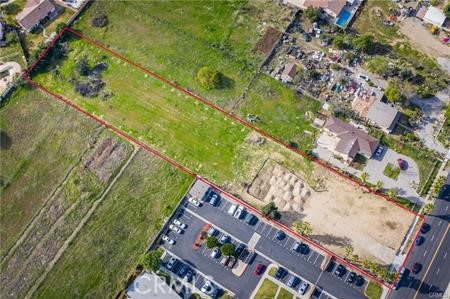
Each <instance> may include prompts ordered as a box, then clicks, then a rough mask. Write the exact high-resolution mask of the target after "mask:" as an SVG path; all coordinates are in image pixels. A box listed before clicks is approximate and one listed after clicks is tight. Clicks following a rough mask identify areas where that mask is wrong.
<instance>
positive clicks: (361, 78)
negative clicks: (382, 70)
mask: <svg viewBox="0 0 450 299" xmlns="http://www.w3.org/2000/svg"><path fill="white" fill-rule="evenodd" d="M358 79H360V80H364V81H369V77H367V76H366V75H363V74H361V73H360V74H358Z"/></svg>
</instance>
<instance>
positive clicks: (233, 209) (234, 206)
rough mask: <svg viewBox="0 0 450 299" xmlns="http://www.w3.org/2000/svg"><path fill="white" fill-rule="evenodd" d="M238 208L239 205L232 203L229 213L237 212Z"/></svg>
mask: <svg viewBox="0 0 450 299" xmlns="http://www.w3.org/2000/svg"><path fill="white" fill-rule="evenodd" d="M236 209H237V205H231V206H230V208H229V209H228V215H231V216H233V215H234V213H235V212H236Z"/></svg>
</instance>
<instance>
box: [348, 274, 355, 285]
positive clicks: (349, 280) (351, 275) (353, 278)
mask: <svg viewBox="0 0 450 299" xmlns="http://www.w3.org/2000/svg"><path fill="white" fill-rule="evenodd" d="M355 279H356V273H355V272H350V274H349V275H348V277H347V282H348V283H354V282H355Z"/></svg>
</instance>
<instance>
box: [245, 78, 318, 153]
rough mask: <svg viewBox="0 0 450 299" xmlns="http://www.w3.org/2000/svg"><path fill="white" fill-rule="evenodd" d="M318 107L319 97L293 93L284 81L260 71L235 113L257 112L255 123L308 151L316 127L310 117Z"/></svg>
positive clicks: (312, 141) (311, 145) (313, 139)
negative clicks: (316, 98) (258, 120)
mask: <svg viewBox="0 0 450 299" xmlns="http://www.w3.org/2000/svg"><path fill="white" fill-rule="evenodd" d="M320 107H321V103H320V102H319V101H317V100H315V99H312V98H309V97H307V96H304V95H296V94H295V92H294V91H293V90H292V89H290V88H289V87H286V86H285V85H284V84H283V83H281V82H279V81H277V80H275V79H273V78H272V77H270V76H268V75H266V74H261V75H260V76H259V77H258V78H257V80H256V81H255V82H254V83H253V85H252V86H251V88H250V90H249V92H248V95H247V97H246V99H245V101H244V102H243V105H242V106H241V107H240V109H239V113H238V115H239V116H240V117H242V118H244V119H245V118H246V116H247V114H253V115H257V116H259V118H260V122H257V123H255V125H256V126H258V127H260V128H261V129H263V130H265V131H266V132H268V133H270V134H272V135H274V136H276V137H278V138H280V139H282V140H283V141H285V142H289V143H291V144H292V145H295V146H298V147H299V148H300V149H302V150H304V151H309V150H311V149H312V147H313V144H314V141H315V137H316V133H317V129H316V128H314V127H313V126H311V123H312V118H314V116H315V114H316V113H317V112H318V111H319V110H320ZM309 114H311V115H309ZM308 115H309V117H308Z"/></svg>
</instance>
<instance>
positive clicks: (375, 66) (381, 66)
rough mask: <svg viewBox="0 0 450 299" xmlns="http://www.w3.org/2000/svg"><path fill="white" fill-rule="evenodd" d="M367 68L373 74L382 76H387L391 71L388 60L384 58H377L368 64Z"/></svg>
mask: <svg viewBox="0 0 450 299" xmlns="http://www.w3.org/2000/svg"><path fill="white" fill-rule="evenodd" d="M366 68H367V70H368V71H369V72H371V73H374V74H377V75H380V76H386V74H387V72H388V69H389V65H388V61H387V60H386V58H384V57H382V56H376V57H374V58H372V59H370V60H369V61H367V62H366Z"/></svg>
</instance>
